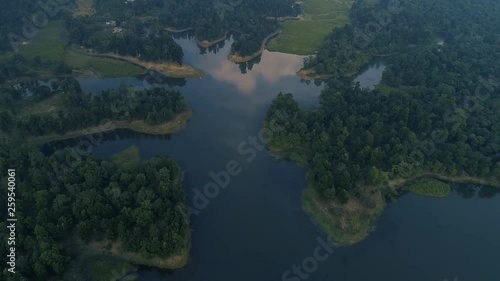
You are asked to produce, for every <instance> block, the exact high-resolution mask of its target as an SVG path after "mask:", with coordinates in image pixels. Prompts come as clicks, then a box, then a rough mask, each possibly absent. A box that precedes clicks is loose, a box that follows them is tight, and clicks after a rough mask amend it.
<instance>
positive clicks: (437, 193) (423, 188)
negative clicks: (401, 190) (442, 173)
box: [408, 179, 451, 197]
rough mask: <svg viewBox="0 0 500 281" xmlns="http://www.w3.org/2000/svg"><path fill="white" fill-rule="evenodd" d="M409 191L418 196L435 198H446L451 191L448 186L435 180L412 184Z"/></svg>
mask: <svg viewBox="0 0 500 281" xmlns="http://www.w3.org/2000/svg"><path fill="white" fill-rule="evenodd" d="M408 189H409V190H410V191H411V192H414V193H416V194H418V195H423V196H434V197H445V196H447V195H448V194H449V193H450V191H451V188H450V186H449V185H448V184H446V183H444V182H442V181H438V180H435V179H425V180H420V181H418V182H415V183H413V184H411V185H410V186H409V187H408Z"/></svg>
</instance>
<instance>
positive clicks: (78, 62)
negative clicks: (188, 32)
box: [19, 1, 223, 81]
mask: <svg viewBox="0 0 500 281" xmlns="http://www.w3.org/2000/svg"><path fill="white" fill-rule="evenodd" d="M83 2H85V1H83ZM84 4H85V3H84ZM85 5H86V4H85ZM222 40H223V39H222ZM218 42H219V41H218ZM201 43H203V42H201ZM68 44H69V40H68V32H67V30H66V28H65V27H64V23H63V22H62V21H49V22H48V24H47V25H46V26H45V27H43V28H40V31H39V32H38V34H37V35H36V37H35V38H34V39H33V40H32V41H31V42H29V43H28V44H25V45H21V46H20V47H19V52H20V54H21V55H23V56H24V57H25V58H26V59H27V60H33V59H34V58H35V57H40V59H41V61H42V62H53V63H59V62H63V63H65V64H66V65H68V66H69V67H71V68H72V69H74V70H76V71H77V73H82V72H83V73H89V72H91V73H95V74H96V75H97V76H98V77H100V78H113V77H127V76H138V75H141V74H144V73H145V72H146V70H147V69H152V70H156V71H158V72H160V73H163V74H164V75H166V76H169V77H175V78H184V77H201V76H203V75H204V72H203V71H201V70H199V69H197V68H194V67H193V66H191V65H189V64H182V65H180V64H177V63H174V62H168V61H165V62H147V61H142V60H139V59H137V58H134V57H130V56H120V55H118V54H112V53H110V54H98V53H94V52H92V51H89V50H85V49H81V48H70V47H68ZM203 44H205V43H203ZM35 74H36V77H26V79H36V78H39V77H54V76H55V74H54V73H51V72H50V71H45V72H43V73H42V72H36V73H35ZM21 81H22V80H21Z"/></svg>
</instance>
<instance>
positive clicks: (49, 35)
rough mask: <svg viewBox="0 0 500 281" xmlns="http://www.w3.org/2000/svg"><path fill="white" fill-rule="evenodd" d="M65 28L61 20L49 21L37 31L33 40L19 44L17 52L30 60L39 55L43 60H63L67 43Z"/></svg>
mask: <svg viewBox="0 0 500 281" xmlns="http://www.w3.org/2000/svg"><path fill="white" fill-rule="evenodd" d="M66 38H67V34H66V29H65V28H64V26H63V23H62V22H61V21H49V23H48V24H47V25H46V26H45V27H43V28H41V29H40V30H39V31H38V34H37V35H36V36H35V38H33V40H32V41H31V42H30V43H29V44H26V45H21V46H19V53H20V54H21V55H23V56H24V57H25V58H26V59H28V60H32V59H33V58H34V57H36V56H40V58H41V59H42V60H43V61H51V62H59V61H62V60H63V57H64V53H65V48H66V44H67V39H66Z"/></svg>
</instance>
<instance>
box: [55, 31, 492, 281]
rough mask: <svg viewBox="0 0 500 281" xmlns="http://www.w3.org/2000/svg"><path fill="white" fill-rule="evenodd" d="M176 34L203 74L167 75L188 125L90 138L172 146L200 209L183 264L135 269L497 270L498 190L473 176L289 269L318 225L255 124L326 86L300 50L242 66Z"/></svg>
mask: <svg viewBox="0 0 500 281" xmlns="http://www.w3.org/2000/svg"><path fill="white" fill-rule="evenodd" d="M176 40H177V42H179V44H181V46H182V47H183V49H184V53H185V54H186V55H185V60H186V62H188V63H190V64H192V65H194V66H196V67H197V68H200V69H202V70H204V71H205V72H206V73H207V75H206V76H205V77H203V78H195V79H167V80H168V81H169V82H168V83H167V82H165V83H164V85H165V86H166V87H172V88H175V89H179V90H180V91H182V93H183V95H184V96H185V97H186V98H187V99H188V102H189V104H190V106H191V107H192V109H193V111H194V112H193V116H192V119H191V120H190V121H189V123H188V125H187V127H186V128H185V129H183V130H182V131H180V132H178V133H176V134H172V135H165V136H151V135H145V134H139V133H134V132H131V131H127V130H118V131H115V132H111V133H106V134H104V137H103V138H102V140H100V141H99V142H98V144H97V145H96V146H94V147H91V151H92V153H94V154H96V155H97V156H99V157H102V158H109V157H110V156H111V155H113V154H114V153H116V152H119V151H121V150H123V149H125V148H127V147H129V146H131V145H137V146H138V147H139V149H140V153H141V156H142V157H143V158H145V159H149V158H151V157H153V156H154V155H157V154H161V155H171V156H172V157H173V158H174V159H175V160H176V161H177V162H178V163H179V164H180V165H181V167H182V169H183V170H184V173H185V174H184V187H185V190H186V194H187V196H188V200H187V203H188V205H189V206H190V207H196V209H197V212H198V213H197V214H196V215H192V216H191V228H192V247H191V253H190V261H189V264H188V265H187V266H186V267H185V268H182V269H179V270H174V271H165V272H159V271H156V270H143V271H141V272H140V277H139V279H138V280H140V281H160V280H162V281H163V280H176V281H180V280H192V281H234V280H238V281H267V280H269V281H271V280H276V281H279V280H293V281H298V280H318V281H320V280H321V281H324V280H328V281H330V280H331V281H334V280H338V281H366V280H383V281H401V280H405V281H423V280H429V281H433V280H435V281H443V280H445V279H446V278H447V279H448V280H453V278H455V277H457V278H458V280H460V281H466V280H498V276H500V272H499V269H498V266H497V265H498V261H499V260H500V251H498V250H499V249H500V239H498V237H500V223H499V220H498V218H499V215H500V196H498V195H497V193H498V190H496V189H490V188H487V187H484V188H479V187H471V186H457V187H456V188H454V189H453V192H452V193H451V194H450V196H448V197H446V198H440V199H438V198H429V197H421V196H417V195H414V194H406V195H404V196H402V197H400V198H399V203H397V204H389V205H388V206H387V208H386V210H385V211H384V213H383V215H382V216H381V218H380V220H379V223H378V225H377V229H376V231H374V232H373V233H372V234H371V235H370V236H369V237H368V238H367V239H366V240H364V241H362V242H360V243H358V244H356V245H354V246H350V247H337V248H335V249H333V252H332V253H331V254H329V255H328V258H326V259H325V260H324V261H319V262H317V263H316V266H315V267H316V268H314V270H312V269H311V270H310V272H305V271H304V270H302V272H301V273H300V274H298V273H293V272H292V271H293V270H294V269H293V266H294V265H297V266H299V265H300V266H302V264H303V262H304V261H309V262H310V259H307V258H308V257H312V256H313V255H314V252H315V250H316V248H317V247H318V246H320V245H321V243H320V242H319V241H318V239H323V240H324V239H326V235H325V234H324V233H323V232H322V231H321V230H319V229H318V228H317V226H316V225H315V224H314V223H313V222H312V220H311V218H310V217H309V216H308V215H307V214H306V213H305V212H304V211H303V209H302V201H301V195H302V191H303V189H304V185H305V173H306V168H302V167H298V166H297V165H296V164H295V163H293V162H287V161H279V160H276V159H275V158H274V157H273V156H272V155H270V153H268V152H267V151H266V150H265V149H263V148H262V146H261V144H260V143H259V142H258V133H259V130H260V129H261V127H262V121H263V119H264V117H265V114H266V111H267V108H268V107H269V105H270V103H271V101H272V99H273V98H274V97H275V96H276V95H277V94H278V92H280V91H281V92H291V93H293V94H294V96H295V98H296V100H297V101H298V102H299V103H300V104H301V106H303V107H306V108H314V107H317V106H318V105H319V104H318V95H319V93H320V91H321V89H322V88H323V87H324V86H323V85H318V84H319V83H317V84H314V83H305V82H303V81H300V79H299V78H298V77H297V76H296V75H295V72H296V71H297V70H298V69H299V68H300V66H301V65H302V59H303V58H302V57H300V56H295V55H288V54H281V53H272V52H267V51H265V52H264V53H263V55H262V57H261V58H259V59H257V60H256V61H255V62H254V63H252V64H251V66H250V67H249V64H247V65H246V66H245V67H246V69H245V71H243V73H242V68H243V67H242V66H241V65H237V64H234V63H232V62H230V61H228V60H227V59H226V57H227V54H228V52H229V47H230V45H231V44H230V43H231V41H226V42H225V43H224V45H223V46H221V47H219V49H217V51H216V52H209V51H208V50H207V52H203V50H200V48H199V47H197V46H196V43H195V42H194V41H193V40H192V39H189V38H178V39H176ZM379 68H380V67H379ZM143 79H144V78H140V77H139V78H120V79H97V78H80V79H79V80H80V82H81V84H82V89H83V90H84V91H87V92H92V91H99V90H102V89H106V88H109V87H118V86H119V85H120V84H121V83H123V82H126V83H129V84H132V85H134V86H136V87H138V88H140V87H148V86H149V83H147V82H144V80H143ZM160 84H161V83H160ZM80 139H85V137H83V138H78V139H73V140H68V141H63V142H57V143H53V144H50V145H48V146H47V147H46V149H48V150H50V147H53V148H60V147H64V146H67V147H72V146H76V145H78V142H79V140H80ZM253 140H257V143H256V144H255V145H254V146H252V145H251V144H250V143H252V141H253ZM235 162H236V163H237V165H238V167H239V168H240V170H241V172H240V173H239V174H238V175H235V176H230V177H229V182H228V183H227V185H226V187H224V188H220V189H219V192H218V194H216V195H214V196H212V198H207V200H206V201H203V200H202V201H203V202H201V203H200V201H199V200H198V201H196V200H195V201H193V200H194V199H196V198H197V195H196V194H198V191H200V192H203V190H204V187H205V186H206V185H207V184H209V183H213V182H214V179H213V177H212V176H211V175H210V174H211V172H213V173H215V174H220V173H221V171H226V170H227V165H228V163H233V164H234V163H235ZM322 251H323V252H322V254H324V253H327V252H326V250H325V249H323V248H322ZM306 265H307V266H309V267H311V266H312V265H314V264H312V265H311V264H310V263H309V264H307V262H306ZM287 271H290V272H289V273H288V274H287V275H285V278H284V277H283V274H284V273H285V272H287Z"/></svg>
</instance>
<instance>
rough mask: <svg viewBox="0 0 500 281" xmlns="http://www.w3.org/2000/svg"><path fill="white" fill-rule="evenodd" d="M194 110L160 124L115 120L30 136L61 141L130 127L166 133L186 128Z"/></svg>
mask: <svg viewBox="0 0 500 281" xmlns="http://www.w3.org/2000/svg"><path fill="white" fill-rule="evenodd" d="M191 115H192V111H191V110H188V111H185V112H182V113H180V114H177V115H176V116H175V118H174V119H173V120H171V121H169V122H167V123H164V124H159V125H149V124H147V123H146V122H144V121H142V120H134V121H124V120H114V121H109V122H106V123H105V124H101V125H99V126H94V127H89V128H83V129H79V130H74V131H69V132H66V133H65V134H64V135H59V134H49V135H44V136H37V137H30V138H29V139H28V141H29V142H31V143H33V144H43V143H46V142H51V141H60V140H65V139H71V138H76V137H80V136H85V135H90V134H97V133H104V132H110V131H113V130H116V129H129V130H132V131H134V132H138V133H144V134H151V135H164V134H171V133H175V132H178V131H180V130H181V129H182V128H184V127H185V126H186V124H187V122H188V120H189V119H190V118H191Z"/></svg>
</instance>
